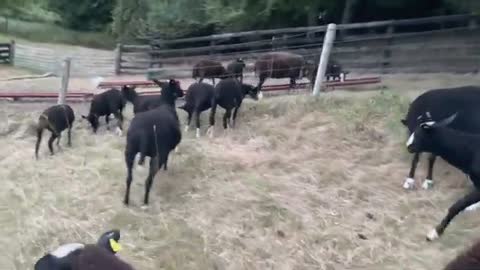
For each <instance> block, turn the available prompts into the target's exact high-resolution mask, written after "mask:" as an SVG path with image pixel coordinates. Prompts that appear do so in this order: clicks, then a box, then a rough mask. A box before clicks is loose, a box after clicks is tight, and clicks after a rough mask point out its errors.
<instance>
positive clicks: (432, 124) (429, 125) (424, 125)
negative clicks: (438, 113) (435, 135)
mask: <svg viewBox="0 0 480 270" xmlns="http://www.w3.org/2000/svg"><path fill="white" fill-rule="evenodd" d="M435 124H436V122H435V121H427V122H423V123H421V124H420V127H421V128H423V129H427V130H428V129H432V128H434V127H435Z"/></svg>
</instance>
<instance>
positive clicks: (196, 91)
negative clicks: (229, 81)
mask: <svg viewBox="0 0 480 270" xmlns="http://www.w3.org/2000/svg"><path fill="white" fill-rule="evenodd" d="M213 92H214V87H213V86H212V85H210V84H207V83H193V84H192V85H190V87H189V88H188V90H187V94H186V95H185V104H183V105H182V106H180V107H179V109H182V110H184V111H186V112H187V114H188V118H187V125H186V126H185V132H187V131H188V128H189V126H190V123H191V121H192V116H193V115H195V125H196V127H197V130H196V131H197V133H196V136H197V138H199V137H200V114H201V113H202V112H203V111H206V110H208V109H210V107H211V106H212V98H213Z"/></svg>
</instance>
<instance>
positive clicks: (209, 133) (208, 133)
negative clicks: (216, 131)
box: [207, 126, 213, 139]
mask: <svg viewBox="0 0 480 270" xmlns="http://www.w3.org/2000/svg"><path fill="white" fill-rule="evenodd" d="M207 135H208V137H209V138H210V139H212V138H213V126H211V127H209V128H208V130H207Z"/></svg>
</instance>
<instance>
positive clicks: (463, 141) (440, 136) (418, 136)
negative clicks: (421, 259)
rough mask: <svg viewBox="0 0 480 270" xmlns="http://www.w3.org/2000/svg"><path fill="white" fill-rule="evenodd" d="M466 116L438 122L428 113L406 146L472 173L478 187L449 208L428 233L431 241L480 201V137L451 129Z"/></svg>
mask: <svg viewBox="0 0 480 270" xmlns="http://www.w3.org/2000/svg"><path fill="white" fill-rule="evenodd" d="M462 113H465V112H463V111H462V112H458V113H455V114H453V115H452V116H450V117H448V118H446V119H444V120H441V121H438V122H437V121H434V120H432V119H429V118H430V117H429V116H428V113H426V114H425V116H424V118H423V119H422V120H420V123H419V124H418V125H417V128H416V129H415V130H414V132H413V133H412V135H411V136H410V137H409V138H408V141H407V143H406V145H407V149H408V151H409V152H410V153H419V152H430V153H432V154H434V155H438V156H440V157H441V158H443V159H444V160H445V161H446V162H448V163H449V164H450V165H452V166H454V167H456V168H457V169H459V170H461V171H462V172H464V173H465V174H468V175H469V177H470V180H471V181H472V182H473V185H474V187H475V188H474V189H473V190H472V191H470V192H469V193H468V194H467V195H465V196H464V197H463V198H461V199H460V200H458V201H457V202H456V203H454V204H453V205H452V206H451V207H450V208H449V209H448V213H447V215H446V216H445V217H444V218H443V220H442V221H441V223H440V224H438V225H437V226H436V227H435V228H434V229H432V230H431V231H430V232H429V233H428V235H427V240H429V241H432V240H434V239H437V238H439V237H440V236H441V235H442V234H443V232H444V231H445V229H446V228H447V226H448V224H449V223H450V222H451V221H452V220H453V218H454V217H455V216H456V215H458V213H460V212H462V211H463V210H465V209H466V208H470V209H469V210H471V209H474V208H475V207H476V206H478V202H479V201H480V135H479V134H472V133H466V132H463V131H459V130H455V129H452V128H449V127H447V126H448V125H450V124H451V123H453V122H454V120H455V119H456V117H457V116H458V115H459V114H462ZM466 113H467V114H468V116H469V117H474V118H478V116H475V115H470V114H469V112H468V110H467V111H466ZM464 117H466V116H464Z"/></svg>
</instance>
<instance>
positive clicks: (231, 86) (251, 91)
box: [207, 78, 258, 137]
mask: <svg viewBox="0 0 480 270" xmlns="http://www.w3.org/2000/svg"><path fill="white" fill-rule="evenodd" d="M213 95H214V96H213V98H212V107H211V110H210V127H209V129H208V131H207V133H210V137H213V128H214V126H215V112H216V110H217V105H219V106H220V107H222V108H224V109H225V114H224V115H223V128H224V129H226V128H227V123H228V124H230V119H231V118H232V120H233V123H232V124H231V125H230V126H231V127H232V128H235V122H236V118H237V113H238V110H239V109H240V106H241V105H242V101H243V99H244V98H245V96H246V95H249V96H250V97H252V99H254V100H258V88H256V87H254V86H252V85H249V84H242V83H240V82H239V81H238V80H237V79H233V78H227V79H223V80H221V81H220V82H219V83H218V84H217V85H216V86H215V91H214V94H213ZM232 110H233V117H232Z"/></svg>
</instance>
